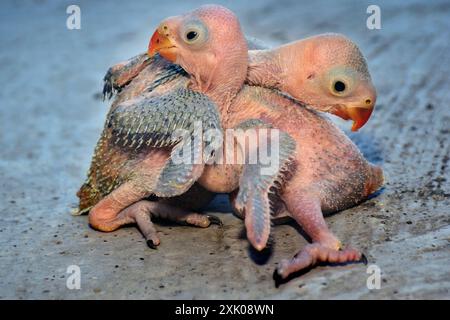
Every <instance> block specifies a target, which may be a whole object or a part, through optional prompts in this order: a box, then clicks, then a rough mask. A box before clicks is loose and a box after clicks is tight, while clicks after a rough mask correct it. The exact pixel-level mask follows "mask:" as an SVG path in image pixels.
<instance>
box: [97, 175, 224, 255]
mask: <svg viewBox="0 0 450 320" xmlns="http://www.w3.org/2000/svg"><path fill="white" fill-rule="evenodd" d="M145 197H146V194H144V193H142V192H139V191H136V188H135V187H134V185H133V184H132V183H125V184H123V185H122V186H120V187H119V188H118V189H116V190H115V191H113V192H112V193H111V194H110V195H108V196H107V197H105V198H104V199H103V200H101V201H100V202H99V203H98V204H97V205H95V206H94V207H93V208H92V209H91V211H90V212H89V223H90V225H91V226H92V227H93V228H94V229H97V230H100V231H104V232H111V231H114V230H116V229H118V228H120V227H121V226H124V225H128V224H132V223H136V224H137V226H138V228H139V230H140V231H141V232H142V234H143V235H144V237H145V239H146V241H147V244H148V245H149V247H151V248H155V247H156V246H158V245H159V244H160V240H159V237H158V235H157V232H156V229H155V227H154V226H153V223H152V221H151V218H162V219H167V220H170V221H174V222H177V223H180V224H187V225H193V226H197V227H201V228H206V227H208V226H209V225H210V224H221V222H220V220H219V219H218V218H216V217H215V216H210V215H201V214H198V213H194V212H190V211H189V210H186V209H181V208H176V207H174V206H171V205H170V204H167V203H162V202H155V201H147V200H141V199H142V198H145Z"/></svg>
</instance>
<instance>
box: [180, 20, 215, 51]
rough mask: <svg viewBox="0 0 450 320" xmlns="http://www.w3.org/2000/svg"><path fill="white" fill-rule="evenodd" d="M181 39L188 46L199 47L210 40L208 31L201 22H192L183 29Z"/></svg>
mask: <svg viewBox="0 0 450 320" xmlns="http://www.w3.org/2000/svg"><path fill="white" fill-rule="evenodd" d="M181 38H182V39H183V41H184V42H185V43H186V44H188V45H195V46H199V45H201V44H203V43H205V42H206V41H207V40H208V29H206V27H205V25H204V24H203V23H202V22H200V21H191V22H189V23H186V24H185V26H184V28H182V30H181Z"/></svg>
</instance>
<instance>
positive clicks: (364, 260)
mask: <svg viewBox="0 0 450 320" xmlns="http://www.w3.org/2000/svg"><path fill="white" fill-rule="evenodd" d="M359 261H360V262H362V263H363V264H364V265H365V266H367V257H366V255H365V254H364V253H363V254H361V259H359Z"/></svg>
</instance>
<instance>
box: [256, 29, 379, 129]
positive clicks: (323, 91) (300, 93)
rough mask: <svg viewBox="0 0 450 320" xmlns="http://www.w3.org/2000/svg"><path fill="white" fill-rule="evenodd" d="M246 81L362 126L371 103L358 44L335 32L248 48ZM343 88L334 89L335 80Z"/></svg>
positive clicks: (371, 91)
mask: <svg viewBox="0 0 450 320" xmlns="http://www.w3.org/2000/svg"><path fill="white" fill-rule="evenodd" d="M249 56H250V61H249V70H248V79H247V82H248V83H249V84H252V85H260V86H264V87H266V88H278V89H279V90H280V91H282V92H286V93H288V94H289V95H291V96H292V97H293V98H295V99H296V100H299V101H301V102H303V103H305V104H307V105H308V107H310V108H311V109H314V110H318V111H323V112H330V113H333V114H335V115H337V116H340V117H342V118H344V119H345V120H348V119H352V120H354V121H355V124H354V126H353V128H352V130H353V131H356V130H358V129H359V128H361V127H362V126H363V125H364V124H365V123H366V121H367V120H368V118H369V117H370V115H371V113H372V110H373V108H374V106H375V102H376V91H375V88H374V86H373V84H372V81H371V78H370V74H369V71H368V69H367V64H366V61H365V59H364V57H363V55H362V53H361V52H360V50H359V48H358V47H357V46H356V45H355V44H354V43H353V42H352V41H351V40H349V39H348V38H346V37H344V36H342V35H339V34H323V35H318V36H314V37H310V38H306V39H303V40H299V41H295V42H292V43H289V44H286V45H283V46H281V47H278V48H275V49H271V50H254V51H250V52H249ZM338 80H339V81H344V82H345V85H346V88H345V90H344V91H343V92H337V91H335V89H334V88H333V84H334V83H335V81H338Z"/></svg>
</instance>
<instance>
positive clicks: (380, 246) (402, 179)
mask: <svg viewBox="0 0 450 320" xmlns="http://www.w3.org/2000/svg"><path fill="white" fill-rule="evenodd" d="M77 3H78V4H79V5H80V6H81V10H82V30H78V31H69V30H67V29H66V28H65V19H66V13H65V9H66V7H67V5H68V4H72V2H71V3H69V2H67V1H58V2H57V1H53V2H50V1H27V2H13V1H4V2H2V10H1V11H0V39H1V43H2V44H1V49H0V65H1V72H0V81H1V87H2V90H1V91H0V101H1V103H0V246H1V248H2V250H1V251H0V297H1V298H20V299H29V298H51V299H61V298H64V299H72V298H96V299H101V298H138V299H140V298H289V299H302V298H343V299H346V298H450V293H449V289H450V267H449V266H450V227H449V222H450V215H449V213H450V208H449V207H450V174H449V170H450V168H449V156H450V146H449V140H450V139H449V136H450V131H449V130H450V125H449V123H450V106H449V101H450V91H449V87H450V76H449V74H450V55H449V54H448V53H449V51H450V42H449V41H450V40H449V39H450V33H449V30H450V20H449V19H448V17H449V15H450V3H449V1H433V2H430V3H427V1H411V2H407V3H403V2H398V3H397V2H392V1H386V2H383V3H378V1H377V3H378V4H379V5H380V6H381V10H382V29H381V30H378V31H369V30H368V29H367V28H366V26H365V19H366V17H367V15H366V13H365V12H366V8H367V5H368V4H369V3H371V2H367V3H365V2H364V1H362V2H361V1H357V2H348V1H342V2H341V1H340V2H339V4H335V5H332V2H329V3H328V2H316V1H306V3H304V4H301V3H300V1H275V0H264V1H257V2H254V3H253V2H252V3H251V4H246V5H245V4H244V3H234V2H231V3H225V4H227V5H228V6H229V7H230V8H231V9H233V10H235V11H236V12H237V13H238V15H239V17H240V19H241V20H242V24H243V27H244V30H245V31H246V33H248V34H251V35H253V36H256V37H258V38H261V39H263V40H265V41H269V42H271V43H273V44H277V43H282V42H286V41H290V40H294V39H298V38H301V37H304V36H307V35H312V34H316V33H320V32H327V31H333V32H342V33H345V34H347V35H348V36H350V37H351V38H353V39H354V40H356V42H357V43H358V44H359V45H360V46H361V48H362V50H363V52H364V53H365V54H366V56H367V57H368V61H369V66H370V69H371V72H372V74H373V78H374V82H375V85H376V86H377V88H378V91H379V100H378V103H377V110H376V112H375V114H374V115H373V117H372V119H371V121H370V122H369V124H368V125H367V126H366V127H364V128H363V130H361V131H360V132H359V133H358V134H356V135H354V138H355V140H356V141H357V143H358V145H359V146H360V147H362V148H363V150H364V151H365V153H366V155H367V156H368V157H369V158H370V159H371V160H372V161H375V162H377V163H380V164H381V165H382V166H383V167H384V169H385V170H386V172H387V176H388V184H387V186H386V188H385V189H384V191H383V192H382V193H381V195H379V196H378V197H376V198H374V199H372V200H370V201H368V202H366V203H364V204H362V205H360V206H358V207H356V208H353V209H351V210H346V211H344V212H341V213H339V214H336V215H334V216H332V217H330V218H328V219H327V222H328V223H329V225H330V227H331V229H332V230H333V231H334V232H335V233H336V234H337V235H338V236H339V237H340V238H341V239H342V240H343V241H344V242H345V243H350V244H352V245H354V246H355V247H358V248H361V249H363V250H364V252H366V254H367V255H368V257H369V260H370V262H371V263H376V264H377V265H378V266H379V267H380V268H381V270H382V278H383V281H382V285H381V289H380V290H373V291H370V290H368V289H367V287H366V279H367V276H368V275H367V274H366V269H365V267H364V266H362V265H348V266H338V267H319V268H316V269H314V270H312V271H310V272H309V273H307V274H305V275H303V276H302V277H300V278H296V279H294V280H292V281H291V282H289V283H288V284H285V285H283V286H282V287H280V288H279V289H275V288H274V285H273V282H272V280H271V274H272V271H273V269H274V267H275V263H276V262H277V261H279V260H280V259H282V258H285V257H290V256H292V255H293V254H294V253H295V252H296V251H297V250H299V249H300V248H301V247H302V245H303V244H304V243H305V240H304V239H303V238H302V237H301V235H300V234H299V233H298V232H297V230H296V229H295V228H293V227H292V226H290V225H283V226H278V227H276V228H275V230H274V232H273V234H274V238H275V241H276V243H275V245H274V247H273V250H272V255H270V256H268V257H267V256H264V257H263V256H255V255H254V254H253V253H251V252H250V251H249V250H248V243H247V241H246V240H245V239H243V237H242V236H241V235H242V230H243V226H242V222H241V221H240V220H238V219H237V218H235V217H234V216H232V215H231V214H229V213H226V212H227V205H226V202H225V201H224V199H223V198H222V199H219V200H218V201H216V204H215V206H214V210H221V211H224V212H225V213H221V214H219V215H220V217H221V218H222V219H223V221H224V223H225V227H224V228H223V229H218V228H217V227H215V226H214V227H211V228H209V229H205V230H203V229H194V228H191V227H180V226H171V225H161V226H159V230H160V231H161V240H162V244H161V246H160V248H159V249H158V250H157V251H154V250H150V249H148V248H147V247H146V246H145V244H144V242H143V239H142V237H141V235H140V234H139V232H138V231H137V230H136V229H135V228H128V229H121V230H119V231H117V232H114V233H109V234H106V233H99V232H96V231H94V230H91V229H90V228H89V227H88V225H87V218H86V217H85V216H84V217H72V216H71V215H70V208H71V207H74V206H75V205H76V201H77V199H76V197H75V192H76V191H77V189H78V187H79V186H80V184H81V183H82V181H83V179H84V177H85V173H86V171H87V168H88V165H89V161H90V156H91V154H92V151H93V148H94V145H95V142H96V140H97V138H98V136H99V134H100V130H101V128H102V125H103V121H104V116H105V114H106V111H107V107H108V106H107V104H106V103H103V104H102V102H101V100H100V99H99V92H100V89H101V79H102V77H103V75H104V73H105V71H106V70H107V68H108V66H110V65H112V64H113V63H115V62H117V61H120V60H123V59H125V58H128V57H130V56H132V55H134V54H136V53H139V52H142V51H143V50H144V49H145V48H146V45H147V42H148V38H149V36H150V34H151V32H152V30H154V28H155V26H156V24H157V23H158V21H160V20H161V19H162V18H164V17H166V16H169V15H174V14H177V13H181V12H183V11H186V10H187V9H190V8H193V7H196V6H197V5H198V4H200V2H195V1H183V3H182V4H177V3H176V2H174V1H164V2H163V1H130V2H129V3H127V4H126V5H125V4H124V2H122V1H105V2H100V1H77ZM122 3H123V4H122ZM345 126H346V127H347V128H348V127H349V124H345ZM73 264H75V265H79V266H80V268H81V272H82V279H81V290H72V291H71V290H68V289H67V288H66V277H67V274H66V268H67V267H68V266H69V265H73Z"/></svg>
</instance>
